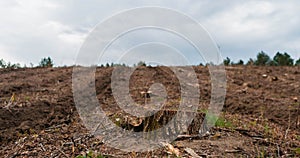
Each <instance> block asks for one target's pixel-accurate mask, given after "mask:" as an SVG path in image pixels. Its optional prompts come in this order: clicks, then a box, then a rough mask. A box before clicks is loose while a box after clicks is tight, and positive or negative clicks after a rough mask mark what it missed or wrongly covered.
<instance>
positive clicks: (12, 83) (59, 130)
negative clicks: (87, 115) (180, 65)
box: [0, 66, 300, 157]
mask: <svg viewBox="0 0 300 158" xmlns="http://www.w3.org/2000/svg"><path fill="white" fill-rule="evenodd" d="M194 69H195V72H196V73H197V77H198V79H199V85H200V93H201V96H200V103H199V109H202V108H205V107H207V106H208V105H209V102H210V91H211V85H210V76H209V72H208V69H207V68H206V67H203V66H198V67H194ZM72 70H73V69H72V68H70V67H67V68H30V69H17V70H7V69H0V74H1V77H0V89H1V91H0V142H1V143H0V155H2V156H3V157H76V156H78V155H85V154H86V152H87V151H92V152H93V153H94V155H96V154H97V153H99V154H101V155H105V156H107V157H168V156H171V157H173V156H174V155H172V154H171V153H170V152H171V151H170V150H169V149H167V148H161V149H158V150H155V151H149V152H143V153H134V152H131V153H126V152H123V151H121V150H117V149H113V148H111V147H109V146H107V145H105V143H103V140H102V139H101V138H100V137H97V138H96V137H95V136H93V135H92V134H90V133H89V132H88V130H87V129H86V128H85V127H84V125H83V124H82V121H81V119H80V117H79V115H78V113H77V110H76V107H75V104H74V101H73V94H72ZM112 70H113V68H98V69H97V72H96V93H97V97H98V99H99V102H100V103H101V104H102V105H103V109H104V110H105V112H106V114H107V116H109V117H111V118H116V116H117V117H120V118H121V119H124V118H125V115H126V116H128V117H129V118H130V119H128V120H127V121H122V122H123V123H122V124H121V125H119V126H121V127H122V128H124V129H126V130H134V131H143V130H145V131H150V130H152V129H149V124H158V126H155V127H153V128H159V127H161V126H162V125H164V124H166V123H167V122H168V121H169V119H170V118H172V117H173V116H174V115H175V114H176V109H177V107H178V104H179V103H178V100H180V86H179V81H178V79H177V78H176V77H175V76H174V74H173V73H172V71H171V70H170V69H169V68H167V67H159V68H153V67H152V68H151V67H140V68H138V69H137V70H136V71H135V72H134V74H133V75H132V77H131V79H130V94H131V96H132V98H133V100H134V101H135V102H137V103H139V104H143V103H144V102H145V99H144V98H143V97H142V96H141V95H140V92H142V91H147V90H148V89H149V88H150V86H151V85H152V84H153V83H161V84H163V85H164V86H165V87H166V91H167V95H168V97H167V98H168V99H167V103H166V108H164V109H165V111H160V112H158V113H157V114H156V115H154V116H152V117H149V118H146V119H142V120H141V119H139V118H137V117H134V116H131V115H128V114H126V113H125V112H124V111H122V110H121V109H120V108H119V107H118V106H117V104H116V102H115V100H114V97H113V96H112V92H111V87H110V81H111V78H110V76H111V74H112ZM226 75H227V94H226V101H225V105H224V108H223V112H222V114H221V118H220V119H219V121H218V123H217V124H216V127H214V128H213V129H211V130H210V133H209V134H208V135H206V136H203V137H192V136H191V137H187V138H178V139H177V140H176V141H175V142H173V143H172V145H173V146H174V148H176V149H179V152H180V155H179V156H180V157H191V155H190V154H189V153H187V152H186V151H185V149H186V148H191V149H192V150H194V151H195V152H196V154H198V155H200V156H202V157H211V156H213V157H278V156H280V157H299V156H300V130H299V129H300V116H299V115H300V100H299V99H300V95H299V94H300V83H299V78H300V67H254V66H236V67H226ZM174 109H175V110H174ZM204 116H205V113H203V111H202V110H199V113H198V114H197V117H196V119H194V121H193V122H192V125H191V126H190V127H189V128H188V131H187V133H186V134H187V135H195V134H197V131H198V130H199V128H200V125H201V123H202V119H203V117H204ZM166 118H167V119H166ZM154 120H156V122H154ZM146 128H148V129H146ZM2 156H1V157H2Z"/></svg>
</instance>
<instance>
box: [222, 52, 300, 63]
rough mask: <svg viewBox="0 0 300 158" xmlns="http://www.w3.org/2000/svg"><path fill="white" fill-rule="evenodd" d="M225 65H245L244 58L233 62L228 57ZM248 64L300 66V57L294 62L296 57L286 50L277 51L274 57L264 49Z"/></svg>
mask: <svg viewBox="0 0 300 158" xmlns="http://www.w3.org/2000/svg"><path fill="white" fill-rule="evenodd" d="M223 63H224V65H244V64H245V63H244V61H243V60H239V61H238V62H236V63H235V62H232V61H231V59H230V58H228V57H227V58H226V59H224V61H223ZM246 65H257V66H293V65H295V66H300V58H299V59H298V60H296V61H295V62H294V59H293V58H292V57H291V56H290V55H289V54H288V53H286V52H284V53H280V52H277V53H276V54H275V56H274V57H273V58H271V57H270V56H269V55H268V54H266V53H265V52H264V51H261V52H259V53H258V54H257V55H256V59H252V58H250V59H249V60H248V62H247V63H246Z"/></svg>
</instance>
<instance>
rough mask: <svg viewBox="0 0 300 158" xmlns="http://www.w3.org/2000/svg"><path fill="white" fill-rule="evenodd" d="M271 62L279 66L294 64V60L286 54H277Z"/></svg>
mask: <svg viewBox="0 0 300 158" xmlns="http://www.w3.org/2000/svg"><path fill="white" fill-rule="evenodd" d="M273 61H274V62H275V65H279V66H292V65H293V64H294V60H293V59H292V58H291V56H290V55H289V54H288V53H286V52H285V53H284V54H282V53H280V52H277V53H276V55H275V56H274V58H273Z"/></svg>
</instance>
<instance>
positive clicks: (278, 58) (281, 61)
mask: <svg viewBox="0 0 300 158" xmlns="http://www.w3.org/2000/svg"><path fill="white" fill-rule="evenodd" d="M223 63H224V65H225V66H229V65H256V66H300V58H299V59H297V60H295V59H293V58H292V57H291V56H290V55H289V54H288V53H286V52H284V53H280V52H277V53H276V54H275V56H274V57H273V58H271V57H270V56H269V55H268V54H266V53H265V52H264V51H261V52H259V53H258V54H257V55H256V58H254V59H253V58H250V59H249V60H248V61H247V62H244V61H243V60H239V61H238V62H233V61H231V59H230V58H229V57H226V59H224V61H223ZM208 64H213V63H208ZM208 64H206V65H208ZM200 65H203V64H202V63H200ZM53 66H54V61H53V59H52V58H51V57H46V58H42V59H41V61H40V62H39V64H38V65H37V66H34V64H32V63H30V66H27V65H23V66H21V65H20V64H19V63H14V64H13V63H11V62H6V61H4V60H3V59H0V68H5V69H18V68H27V67H31V68H33V67H53ZM99 66H100V67H114V66H128V65H126V64H117V63H106V64H105V65H104V64H101V65H99ZM133 66H147V65H146V63H145V62H143V61H140V62H138V63H137V64H134V65H133Z"/></svg>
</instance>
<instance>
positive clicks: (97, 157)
mask: <svg viewBox="0 0 300 158" xmlns="http://www.w3.org/2000/svg"><path fill="white" fill-rule="evenodd" d="M76 158H105V156H103V155H101V154H99V155H98V154H97V153H94V152H93V151H89V152H87V153H86V154H85V155H78V156H76Z"/></svg>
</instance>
